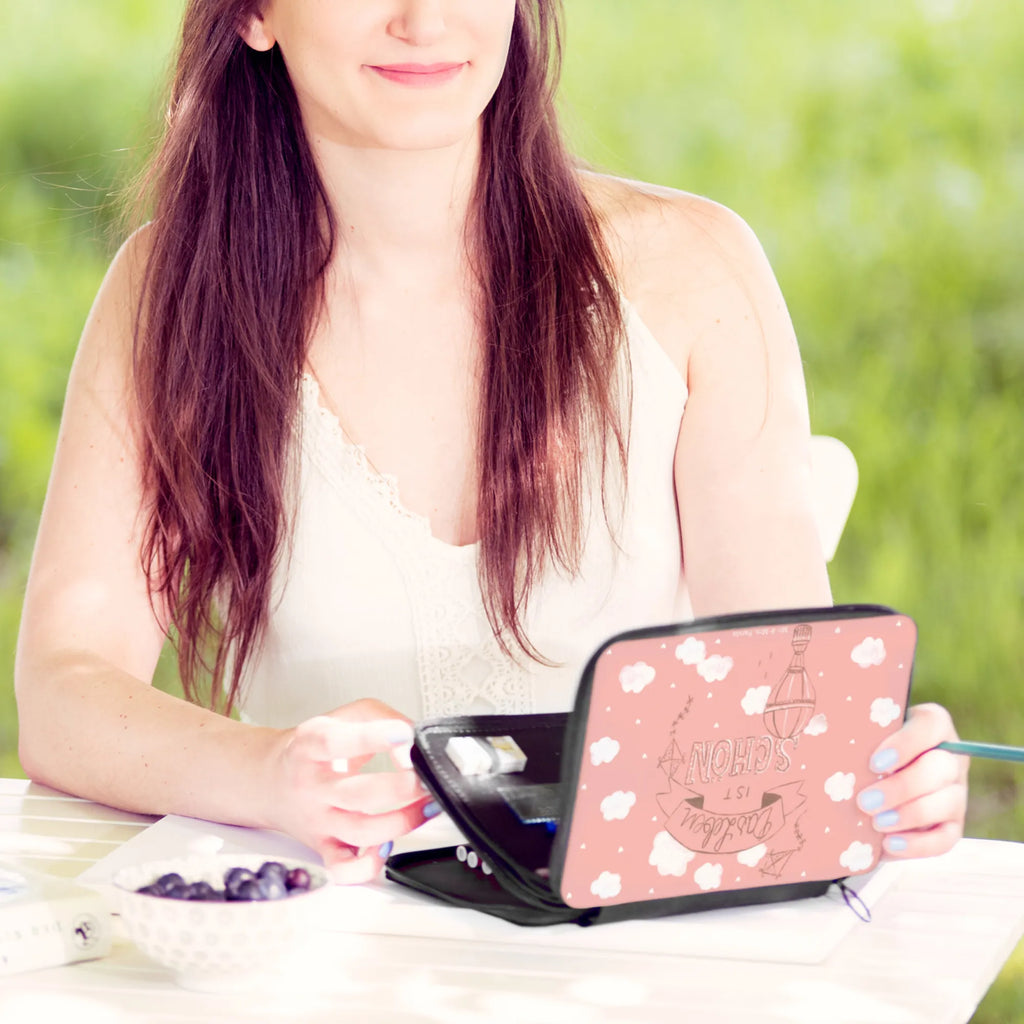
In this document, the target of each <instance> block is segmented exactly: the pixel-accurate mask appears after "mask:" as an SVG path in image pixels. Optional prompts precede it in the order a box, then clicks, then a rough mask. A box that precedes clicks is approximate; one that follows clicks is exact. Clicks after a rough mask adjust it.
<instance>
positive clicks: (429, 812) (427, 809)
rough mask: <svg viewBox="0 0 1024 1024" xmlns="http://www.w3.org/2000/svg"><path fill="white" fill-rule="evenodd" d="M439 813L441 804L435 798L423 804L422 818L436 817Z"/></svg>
mask: <svg viewBox="0 0 1024 1024" xmlns="http://www.w3.org/2000/svg"><path fill="white" fill-rule="evenodd" d="M440 813H441V805H440V804H439V803H438V802H437V801H436V800H431V801H430V803H429V804H424V805H423V817H424V818H436V817H437V816H438V815H439V814H440Z"/></svg>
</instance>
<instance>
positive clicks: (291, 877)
mask: <svg viewBox="0 0 1024 1024" xmlns="http://www.w3.org/2000/svg"><path fill="white" fill-rule="evenodd" d="M285 885H286V886H287V887H288V891H289V892H308V891H309V885H310V877H309V872H308V871H307V870H306V869H305V868H292V869H291V871H289V872H288V875H287V877H286V878H285Z"/></svg>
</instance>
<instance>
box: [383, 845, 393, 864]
mask: <svg viewBox="0 0 1024 1024" xmlns="http://www.w3.org/2000/svg"><path fill="white" fill-rule="evenodd" d="M394 848H395V844H394V843H385V844H384V845H383V846H382V847H381V848H380V859H381V860H387V859H388V857H390V856H391V851H392V850H393V849H394Z"/></svg>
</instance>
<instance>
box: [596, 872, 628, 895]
mask: <svg viewBox="0 0 1024 1024" xmlns="http://www.w3.org/2000/svg"><path fill="white" fill-rule="evenodd" d="M620 892H622V875H615V874H612V872H611V871H602V872H601V874H600V875H599V876H598V877H597V878H596V879H595V880H594V881H593V882H591V883H590V893H591V895H592V896H596V897H597V898H598V899H599V900H610V899H611V898H612V897H613V896H618V895H619V893H620Z"/></svg>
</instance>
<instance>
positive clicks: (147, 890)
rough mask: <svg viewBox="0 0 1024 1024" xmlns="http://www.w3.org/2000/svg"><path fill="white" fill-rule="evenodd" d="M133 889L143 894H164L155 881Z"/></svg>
mask: <svg viewBox="0 0 1024 1024" xmlns="http://www.w3.org/2000/svg"><path fill="white" fill-rule="evenodd" d="M135 891H136V892H141V893H142V894H143V896H163V894H164V891H163V889H161V888H160V886H159V885H157V884H156V882H153V883H151V884H150V885H144V886H143V887H142V888H141V889H136V890H135Z"/></svg>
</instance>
